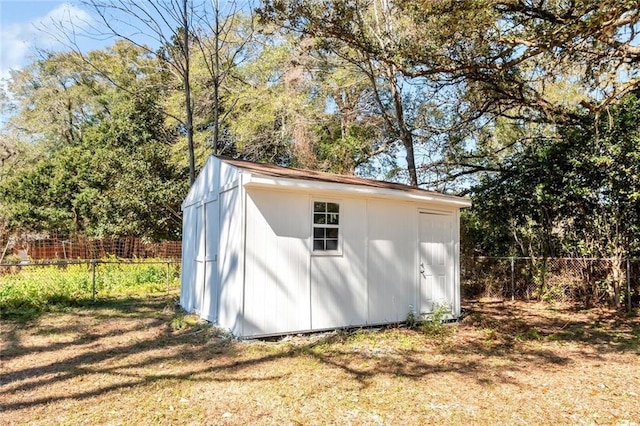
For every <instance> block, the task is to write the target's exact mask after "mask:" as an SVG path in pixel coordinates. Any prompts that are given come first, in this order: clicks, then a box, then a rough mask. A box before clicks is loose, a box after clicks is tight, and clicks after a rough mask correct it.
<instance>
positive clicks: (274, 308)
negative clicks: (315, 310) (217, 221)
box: [244, 189, 310, 336]
mask: <svg viewBox="0 0 640 426" xmlns="http://www.w3.org/2000/svg"><path fill="white" fill-rule="evenodd" d="M246 215H247V216H246V220H247V223H246V227H247V238H246V245H247V246H246V267H245V270H246V277H245V292H244V297H245V304H244V335H245V336H252V335H259V334H271V333H283V332H292V331H297V330H308V329H309V328H310V312H309V277H308V272H309V256H308V251H307V241H308V238H309V232H310V231H309V229H310V219H309V206H308V201H307V198H306V197H301V196H300V195H299V194H298V195H297V194H292V193H286V192H277V191H272V192H271V191H262V190H256V189H252V190H247V211H246Z"/></svg>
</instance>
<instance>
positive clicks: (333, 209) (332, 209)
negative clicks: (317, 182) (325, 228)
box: [327, 203, 340, 213]
mask: <svg viewBox="0 0 640 426" xmlns="http://www.w3.org/2000/svg"><path fill="white" fill-rule="evenodd" d="M327 211H328V212H329V213H339V212H340V206H339V205H338V204H336V203H327Z"/></svg>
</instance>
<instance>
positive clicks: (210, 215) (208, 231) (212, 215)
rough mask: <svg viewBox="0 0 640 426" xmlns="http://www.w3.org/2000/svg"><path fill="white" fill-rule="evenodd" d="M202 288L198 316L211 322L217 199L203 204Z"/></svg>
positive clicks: (215, 287)
mask: <svg viewBox="0 0 640 426" xmlns="http://www.w3.org/2000/svg"><path fill="white" fill-rule="evenodd" d="M204 211H205V222H204V229H205V232H204V237H205V240H204V256H203V258H202V262H203V265H204V288H203V297H202V310H201V311H200V316H201V317H202V318H205V319H207V320H209V321H211V322H216V321H217V320H218V294H219V293H220V288H219V285H218V246H219V241H218V240H219V227H220V223H219V214H220V210H219V208H218V200H215V201H213V202H208V203H206V204H205V205H204Z"/></svg>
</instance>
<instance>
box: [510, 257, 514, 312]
mask: <svg viewBox="0 0 640 426" xmlns="http://www.w3.org/2000/svg"><path fill="white" fill-rule="evenodd" d="M509 259H510V260H511V301H512V302H513V301H514V300H516V283H515V268H514V258H513V257H511V258H509Z"/></svg>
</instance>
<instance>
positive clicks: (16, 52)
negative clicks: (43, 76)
mask: <svg viewBox="0 0 640 426" xmlns="http://www.w3.org/2000/svg"><path fill="white" fill-rule="evenodd" d="M91 22H92V18H91V16H90V15H89V14H88V13H87V12H86V11H84V10H82V9H79V8H78V7H76V6H73V5H71V4H68V3H63V4H60V5H58V6H57V7H56V8H55V9H53V10H51V11H50V12H49V13H47V14H46V15H45V16H42V17H40V18H36V19H33V20H31V21H29V22H17V23H13V24H9V25H5V26H3V27H2V29H1V30H0V78H3V79H4V78H7V77H9V71H10V70H12V69H19V68H21V67H23V66H24V65H26V64H27V63H28V62H29V61H30V60H31V57H32V56H33V55H34V54H35V53H36V50H37V49H46V50H56V49H61V48H64V47H65V46H64V43H63V42H64V41H65V40H66V37H67V36H65V32H67V33H69V31H70V30H75V32H76V33H77V32H81V31H82V30H83V29H86V28H87V27H88V26H89V25H91Z"/></svg>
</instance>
